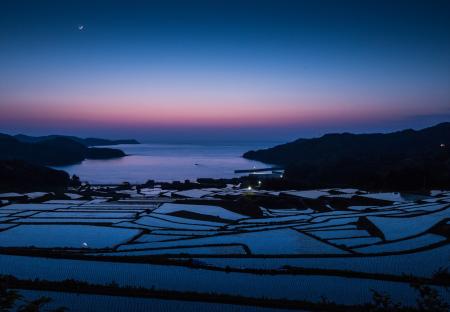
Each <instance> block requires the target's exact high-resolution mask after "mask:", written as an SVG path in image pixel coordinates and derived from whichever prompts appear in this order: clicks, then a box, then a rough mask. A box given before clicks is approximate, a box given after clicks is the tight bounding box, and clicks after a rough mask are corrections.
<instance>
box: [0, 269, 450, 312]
mask: <svg viewBox="0 0 450 312" xmlns="http://www.w3.org/2000/svg"><path fill="white" fill-rule="evenodd" d="M0 285H1V286H0V295H1V297H0V309H1V311H13V307H14V306H15V304H16V301H17V300H18V299H22V297H21V296H20V295H19V294H18V292H17V291H14V290H10V289H11V288H13V289H27V290H41V291H63V292H72V293H83V294H98V295H108V296H127V297H141V298H159V299H166V300H186V301H199V302H212V303H224V304H237V305H248V306H260V307H271V308H278V309H292V310H298V309H304V310H307V311H355V312H357V311H358V312H359V311H369V312H378V311H379V312H381V311H391V312H413V311H414V312H415V311H434V312H444V311H448V308H449V306H448V304H446V303H445V302H444V301H443V300H442V299H441V297H440V296H439V293H438V291H437V290H436V289H434V288H431V287H429V286H427V285H423V284H411V287H413V288H414V289H416V290H417V292H418V298H417V306H416V307H406V306H403V305H401V304H399V303H394V302H392V300H391V299H390V297H389V295H388V294H382V293H378V292H375V291H372V292H373V301H372V302H371V303H367V304H364V305H353V306H352V305H342V304H336V303H334V302H331V301H329V300H327V299H326V298H323V299H322V300H321V301H320V302H311V301H304V300H284V299H269V298H253V297H245V296H236V295H225V294H216V293H198V292H181V291H170V290H158V289H155V288H151V289H147V288H141V287H120V286H119V285H118V284H116V283H112V284H109V285H98V284H90V283H86V282H80V281H75V280H64V281H58V282H55V281H46V280H39V279H35V280H20V279H17V278H15V277H13V276H1V278H0ZM25 302H26V303H25V305H24V306H23V307H24V308H22V310H19V311H42V310H41V307H42V306H43V305H44V304H46V303H48V302H50V298H45V297H43V298H40V299H37V300H35V301H31V302H27V301H25ZM54 311H65V309H64V308H59V309H58V310H54Z"/></svg>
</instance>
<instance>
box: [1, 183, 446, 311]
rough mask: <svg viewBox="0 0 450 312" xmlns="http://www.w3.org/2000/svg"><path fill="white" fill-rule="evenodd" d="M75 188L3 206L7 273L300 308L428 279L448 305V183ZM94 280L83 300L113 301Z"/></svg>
mask: <svg viewBox="0 0 450 312" xmlns="http://www.w3.org/2000/svg"><path fill="white" fill-rule="evenodd" d="M72 192H73V193H71V194H68V195H65V196H62V197H61V196H58V195H55V194H49V196H50V197H51V198H50V199H49V198H48V197H47V198H46V200H45V201H41V202H39V201H36V198H31V197H30V198H28V199H24V198H23V197H22V198H21V200H20V201H14V200H12V199H11V200H9V201H8V202H4V203H3V205H2V206H0V214H1V217H2V219H1V221H0V252H1V253H0V274H1V275H3V276H13V277H14V278H16V279H19V280H21V281H30V282H29V283H30V285H32V284H33V282H31V281H33V280H39V281H46V282H48V283H50V285H52V284H51V283H64V282H65V281H67V280H72V281H75V282H79V283H87V284H89V285H90V284H92V285H97V286H95V287H101V285H115V286H114V287H117V289H118V290H121V291H122V290H123V289H125V288H130V287H131V288H133V289H134V288H142V289H147V290H157V291H161V292H168V293H171V292H176V294H177V296H178V295H179V294H182V293H185V292H189V291H193V292H196V293H198V294H201V295H202V296H205V299H204V300H205V301H211V300H212V299H211V298H210V297H208V296H211V294H217V295H219V294H220V295H221V296H223V295H226V296H231V297H232V298H240V299H239V300H243V299H242V298H241V297H245V298H247V299H245V300H250V299H251V300H253V299H257V298H265V300H269V303H270V300H273V301H274V302H276V301H277V300H286V301H287V302H290V301H292V302H295V304H298V306H296V307H298V308H299V309H300V308H302V307H304V306H302V305H301V304H300V303H301V302H303V303H304V302H309V303H318V302H321V300H323V298H327V300H328V301H330V302H333V303H335V304H338V305H362V304H366V303H369V302H371V300H372V296H373V291H377V292H380V293H387V294H389V296H390V297H391V299H392V300H393V301H394V302H400V303H401V304H403V305H410V306H412V305H414V304H415V303H416V299H417V291H416V289H414V288H413V287H411V283H412V282H413V281H420V283H422V284H423V285H426V286H428V287H432V288H433V289H435V290H436V291H437V293H438V294H439V296H440V298H441V299H442V300H443V301H444V302H447V303H450V292H449V290H448V286H449V273H448V268H449V265H450V244H449V243H450V230H449V220H450V193H449V192H445V191H434V192H431V193H430V194H428V195H424V194H421V195H420V196H411V195H410V196H406V195H399V194H388V193H367V192H364V191H360V190H353V189H342V190H340V189H333V190H312V191H295V190H288V191H277V192H274V191H271V190H263V189H249V188H243V187H240V186H238V185H228V186H227V187H225V188H201V189H200V188H199V189H190V190H189V192H187V191H186V190H181V191H180V190H176V189H163V188H161V187H159V186H155V187H153V188H147V189H140V188H136V187H132V186H130V187H129V188H127V189H123V187H122V188H119V187H118V188H113V187H106V186H105V187H102V186H97V187H91V188H90V190H89V192H88V191H86V190H84V191H81V190H73V191H72ZM69 195H70V196H69ZM24 196H26V195H24ZM6 198H7V197H6ZM71 198H72V199H71ZM74 198H76V199H74ZM23 283H25V282H23ZM21 285H22V284H21ZM342 285H345V287H342ZM95 287H94V286H92V287H90V288H89V289H90V293H85V294H83V295H80V296H82V297H83V298H86V302H89V300H91V299H92V298H94V297H98V298H96V299H95V300H96V302H102V300H103V301H105V300H106V301H107V300H109V299H107V298H109V297H108V295H107V294H105V293H102V292H100V291H99V292H98V293H96V292H95V289H96V288H95ZM30 288H32V287H31V286H30ZM50 290H52V289H51V288H49V289H48V290H47V292H49V293H52V295H51V296H52V297H55V298H56V300H55V302H56V303H59V302H67V303H68V305H69V306H73V307H75V306H76V307H78V306H79V304H80V303H76V302H75V301H76V300H75V299H74V298H75V297H74V296H77V295H75V294H73V293H70V291H65V289H64V287H63V289H61V292H59V293H58V292H54V291H50ZM23 291H24V292H25V293H26V294H28V295H30V296H32V295H33V296H34V295H36V294H37V292H36V291H34V290H31V289H29V290H26V287H25V288H24V289H23ZM348 293H351V294H352V295H351V296H349V295H348ZM120 294H122V293H120ZM208 298H209V299H208ZM227 298H228V297H227ZM97 299H98V300H97ZM172 299H173V300H162V299H158V298H147V297H146V298H130V297H129V296H128V297H127V296H126V295H121V296H119V297H117V296H116V297H114V299H111V301H109V302H116V301H117V306H123V305H128V302H129V301H133V303H132V304H131V305H130V309H131V310H133V309H136V311H137V310H138V309H139V305H141V304H144V303H145V302H150V301H151V302H154V304H155V305H156V306H159V307H160V308H161V311H162V310H164V309H166V308H167V309H168V308H175V307H176V306H177V305H180V304H181V303H180V301H177V300H176V299H177V298H172ZM178 299H180V298H178ZM83 300H84V299H83ZM236 300H237V299H236ZM91 301H92V300H91ZM181 301H182V300H181ZM200 301H202V300H200ZM183 303H184V302H183ZM222 304H223V302H221V303H220V302H216V303H211V302H209V303H202V305H199V309H200V310H201V309H203V308H204V309H205V310H209V311H214V309H220V306H221V305H222ZM292 304H294V303H292ZM133 307H135V308H133ZM241 308H242V307H240V306H239V305H235V306H233V311H241V310H240V309H241ZM189 309H190V305H189V304H188V305H187V306H186V309H185V310H189ZM258 309H259V308H258V307H255V306H253V307H252V308H251V309H250V308H249V309H245V311H258ZM131 310H130V311H131ZM306 310H307V309H306ZM111 311H114V309H111ZM118 311H119V310H118ZM242 311H243V310H242Z"/></svg>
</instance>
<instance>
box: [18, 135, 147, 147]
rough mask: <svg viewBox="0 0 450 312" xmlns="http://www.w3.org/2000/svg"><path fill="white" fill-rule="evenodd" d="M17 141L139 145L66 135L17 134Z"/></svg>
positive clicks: (91, 144)
mask: <svg viewBox="0 0 450 312" xmlns="http://www.w3.org/2000/svg"><path fill="white" fill-rule="evenodd" d="M14 138H16V139H17V140H19V141H20V142H24V143H37V142H42V141H47V140H51V139H58V138H65V139H70V140H72V141H75V142H78V143H80V144H83V145H84V146H87V147H91V146H106V145H119V144H140V143H139V142H138V141H136V140H133V139H125V140H108V139H100V138H79V137H76V136H67V135H46V136H29V135H25V134H17V135H15V136H14Z"/></svg>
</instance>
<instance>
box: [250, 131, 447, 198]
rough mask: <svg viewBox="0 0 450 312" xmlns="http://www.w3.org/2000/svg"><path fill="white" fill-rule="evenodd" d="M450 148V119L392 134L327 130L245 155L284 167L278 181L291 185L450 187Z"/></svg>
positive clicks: (407, 188)
mask: <svg viewBox="0 0 450 312" xmlns="http://www.w3.org/2000/svg"><path fill="white" fill-rule="evenodd" d="M449 147H450V123H441V124H438V125H436V126H434V127H430V128H426V129H422V130H419V131H415V130H404V131H399V132H393V133H388V134H379V133H376V134H350V133H342V134H327V135H324V136H322V137H320V138H314V139H298V140H296V141H294V142H291V143H287V144H283V145H278V146H275V147H273V148H269V149H265V150H258V151H249V152H247V153H245V154H244V155H243V156H244V157H245V158H248V159H253V160H259V161H263V162H266V163H271V164H277V165H282V166H284V167H285V169H286V171H285V175H284V179H282V180H281V181H277V182H276V183H274V184H280V185H281V184H282V185H284V186H289V187H296V188H320V187H358V188H365V189H395V190H419V189H426V188H428V189H430V188H449V187H450V151H449ZM274 187H276V185H274Z"/></svg>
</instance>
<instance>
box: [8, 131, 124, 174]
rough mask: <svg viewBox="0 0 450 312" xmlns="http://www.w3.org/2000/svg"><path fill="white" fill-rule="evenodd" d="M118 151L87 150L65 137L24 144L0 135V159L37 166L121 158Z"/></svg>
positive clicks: (121, 155)
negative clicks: (19, 161)
mask: <svg viewBox="0 0 450 312" xmlns="http://www.w3.org/2000/svg"><path fill="white" fill-rule="evenodd" d="M123 156H125V153H124V152H123V151H121V150H119V149H111V148H93V147H91V148H89V147H86V146H85V145H83V144H81V143H79V142H76V141H74V140H72V139H69V138H67V137H54V138H50V139H47V140H42V141H38V142H35V143H25V142H21V141H19V140H17V139H16V138H14V137H12V136H9V135H5V134H0V159H1V160H23V161H26V162H28V163H32V164H37V165H54V166H56V165H68V164H74V163H78V162H81V161H83V160H84V159H87V158H89V159H107V158H116V157H123Z"/></svg>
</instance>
